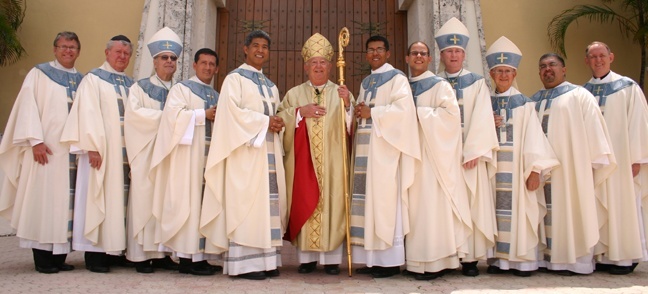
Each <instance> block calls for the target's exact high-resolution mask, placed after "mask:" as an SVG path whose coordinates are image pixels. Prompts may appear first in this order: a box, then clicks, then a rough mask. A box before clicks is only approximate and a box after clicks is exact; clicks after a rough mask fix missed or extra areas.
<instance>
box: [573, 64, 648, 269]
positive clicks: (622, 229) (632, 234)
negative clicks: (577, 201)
mask: <svg viewBox="0 0 648 294" xmlns="http://www.w3.org/2000/svg"><path fill="white" fill-rule="evenodd" d="M585 88H586V89H587V90H589V91H590V92H591V93H592V94H594V97H596V99H597V100H598V104H599V106H600V108H601V112H603V117H604V118H605V122H606V124H607V128H608V130H610V139H611V142H612V147H613V149H614V157H615V158H616V160H617V165H618V168H617V169H616V170H615V171H614V172H613V173H612V174H611V175H610V177H609V178H608V179H607V180H606V181H605V182H604V183H603V184H602V185H600V186H599V187H598V188H597V191H596V193H597V194H600V195H604V196H603V199H604V200H605V201H607V202H606V203H604V204H605V207H606V212H607V215H604V216H602V217H601V218H602V219H605V220H607V222H605V223H604V224H603V227H601V228H600V229H599V232H600V234H601V237H600V241H599V244H598V245H597V248H596V249H597V250H596V253H599V254H602V255H603V256H601V257H600V258H605V259H607V260H610V261H612V262H619V261H625V262H626V264H623V265H630V264H631V263H632V260H633V259H640V258H642V257H643V249H642V234H641V232H640V230H641V228H642V227H645V225H641V224H640V220H641V219H644V218H643V217H642V216H641V215H639V211H640V209H638V208H637V205H638V203H637V194H636V192H638V191H635V188H636V187H635V182H638V180H639V179H640V177H644V176H646V175H645V174H641V173H639V175H638V176H637V178H636V179H633V176H632V164H634V163H648V108H647V107H646V98H645V97H644V95H643V91H642V90H641V88H639V86H638V85H637V84H636V83H635V82H634V81H632V80H631V79H629V78H627V77H623V76H620V75H618V74H616V73H614V72H610V73H609V74H608V75H607V76H606V77H605V78H604V79H594V78H592V79H591V80H590V81H589V82H588V83H587V84H586V85H585ZM642 172H643V171H642ZM637 190H639V191H640V190H641V188H638V189H637ZM642 196H644V197H645V196H648V195H646V194H644V195H642ZM644 197H642V199H643V198H644ZM646 208H648V206H644V209H646Z"/></svg>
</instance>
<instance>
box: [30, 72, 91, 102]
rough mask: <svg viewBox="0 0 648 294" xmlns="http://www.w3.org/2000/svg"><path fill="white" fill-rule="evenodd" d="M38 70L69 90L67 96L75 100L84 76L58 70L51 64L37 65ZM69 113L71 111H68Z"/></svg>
mask: <svg viewBox="0 0 648 294" xmlns="http://www.w3.org/2000/svg"><path fill="white" fill-rule="evenodd" d="M36 68H37V69H39V70H40V71H42V72H43V73H44V74H45V75H46V76H47V77H48V78H49V79H50V80H52V81H53V82H55V83H57V84H59V85H61V86H62V87H65V88H66V89H67V96H68V98H70V100H74V93H75V92H76V90H77V87H78V85H79V83H81V79H83V75H82V74H80V73H78V72H77V73H70V72H67V71H64V70H60V69H57V68H55V67H53V66H51V65H50V64H49V62H46V63H41V64H38V65H36ZM68 111H69V109H68Z"/></svg>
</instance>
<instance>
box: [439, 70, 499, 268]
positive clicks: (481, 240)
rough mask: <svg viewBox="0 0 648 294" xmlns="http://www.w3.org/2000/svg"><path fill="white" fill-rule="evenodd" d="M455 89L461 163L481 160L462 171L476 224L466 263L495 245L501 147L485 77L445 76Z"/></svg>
mask: <svg viewBox="0 0 648 294" xmlns="http://www.w3.org/2000/svg"><path fill="white" fill-rule="evenodd" d="M442 76H444V77H446V79H447V80H448V82H450V84H451V85H452V87H453V88H454V89H455V94H456V96H457V101H458V103H459V109H460V110H461V123H462V128H463V161H462V164H464V163H466V162H468V161H471V160H473V159H475V158H479V162H478V164H477V166H476V167H474V168H472V169H465V168H463V167H462V169H463V174H464V178H465V181H466V185H467V186H468V201H470V210H471V214H472V221H473V226H472V227H473V235H472V236H471V241H470V243H469V246H470V251H469V255H468V256H467V257H466V258H464V259H463V261H465V262H469V261H474V260H477V259H485V258H486V253H487V252H488V250H489V249H492V248H493V246H495V235H497V223H496V220H495V197H494V195H493V190H492V184H491V179H492V178H493V177H494V176H495V171H496V168H497V167H496V164H497V161H496V158H495V152H496V151H497V150H498V148H499V145H498V142H497V135H496V133H495V128H494V126H495V122H494V120H493V112H492V109H491V104H490V90H489V89H488V86H487V85H486V81H485V80H484V78H483V77H482V76H479V75H477V74H474V73H471V72H470V71H468V70H466V69H462V70H461V71H460V72H459V74H457V75H451V74H447V73H443V75H442Z"/></svg>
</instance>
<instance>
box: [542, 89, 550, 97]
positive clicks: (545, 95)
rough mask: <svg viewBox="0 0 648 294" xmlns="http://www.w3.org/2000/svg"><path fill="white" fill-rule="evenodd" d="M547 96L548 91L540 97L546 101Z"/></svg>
mask: <svg viewBox="0 0 648 294" xmlns="http://www.w3.org/2000/svg"><path fill="white" fill-rule="evenodd" d="M547 95H549V91H548V90H547V91H545V93H544V95H542V99H547Z"/></svg>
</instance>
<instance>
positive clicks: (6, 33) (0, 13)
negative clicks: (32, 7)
mask: <svg viewBox="0 0 648 294" xmlns="http://www.w3.org/2000/svg"><path fill="white" fill-rule="evenodd" d="M25 11H26V5H25V1H22V0H0V66H6V65H9V64H11V63H14V62H16V61H18V59H20V57H21V56H22V55H23V54H24V53H25V48H23V47H22V45H21V44H20V39H19V38H18V33H17V30H18V28H19V27H20V25H21V24H22V22H23V19H24V18H25Z"/></svg>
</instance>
